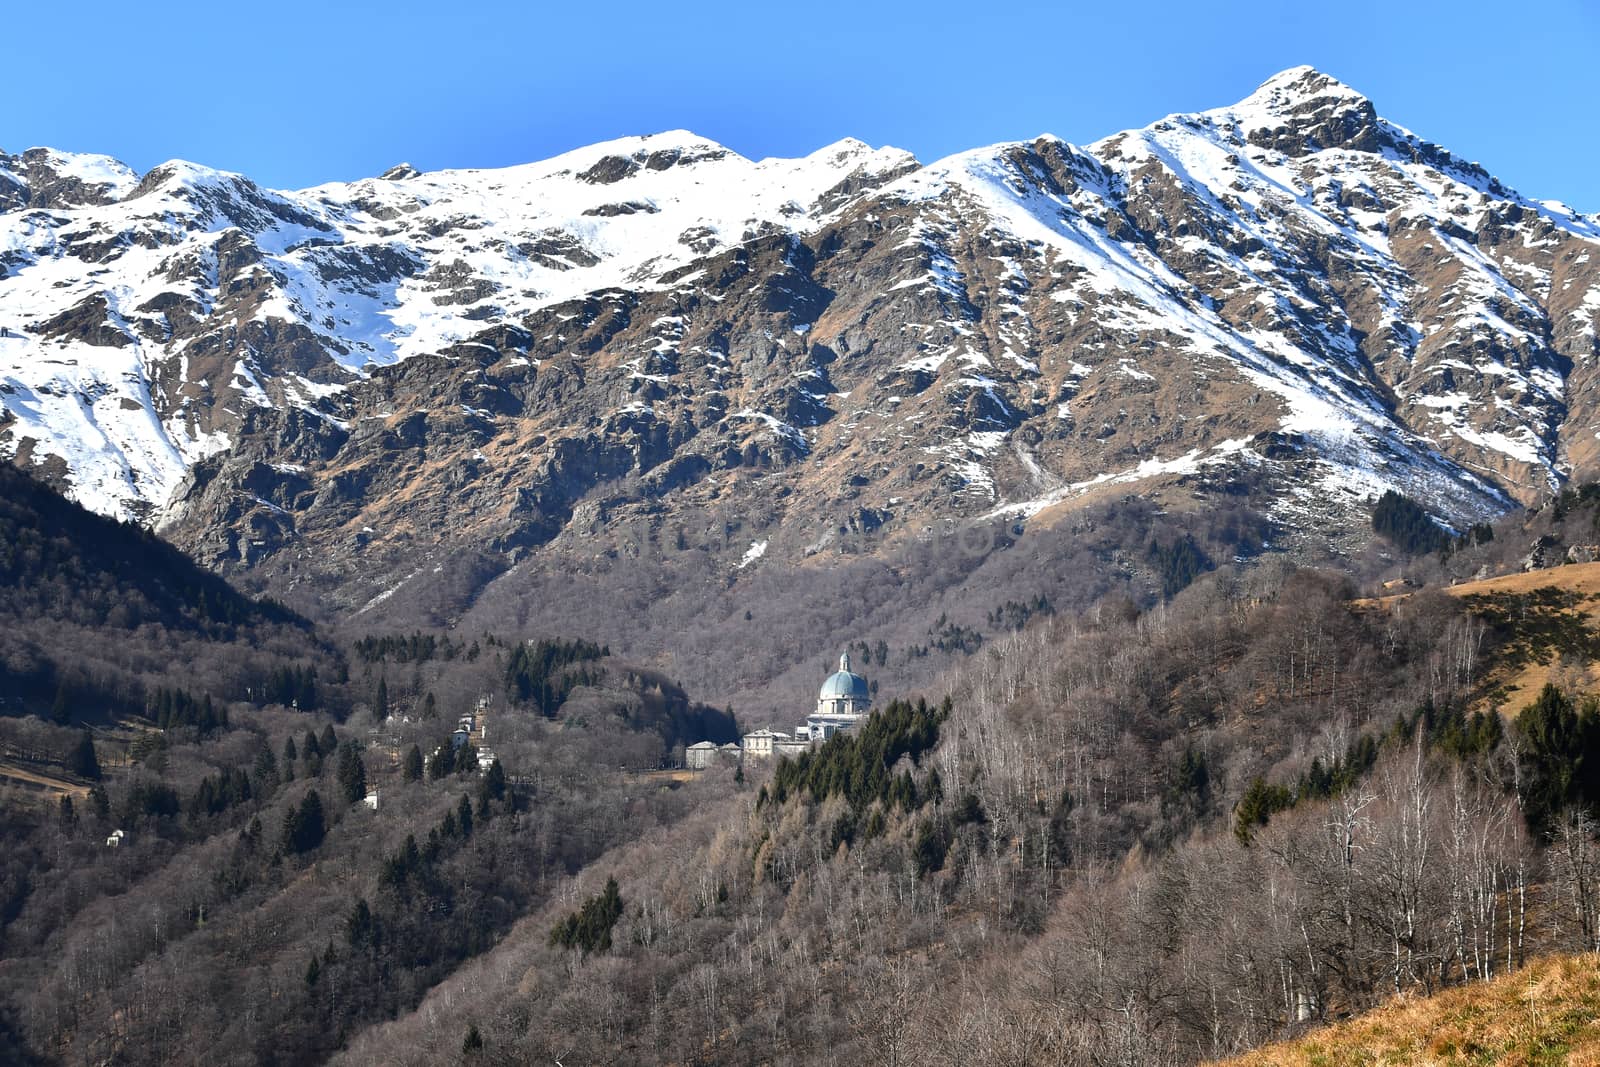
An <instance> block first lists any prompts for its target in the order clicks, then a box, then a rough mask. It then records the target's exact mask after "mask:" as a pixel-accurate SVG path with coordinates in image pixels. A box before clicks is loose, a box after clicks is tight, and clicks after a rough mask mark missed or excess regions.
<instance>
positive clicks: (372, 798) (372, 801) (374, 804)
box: [362, 789, 378, 811]
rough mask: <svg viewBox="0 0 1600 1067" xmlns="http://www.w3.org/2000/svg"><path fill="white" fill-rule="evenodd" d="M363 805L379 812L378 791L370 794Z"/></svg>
mask: <svg viewBox="0 0 1600 1067" xmlns="http://www.w3.org/2000/svg"><path fill="white" fill-rule="evenodd" d="M362 803H363V804H365V805H366V806H367V807H369V808H371V809H372V810H373V811H377V810H378V791H377V790H376V789H374V790H373V791H372V792H370V793H368V794H367V797H366V799H365V800H363V801H362Z"/></svg>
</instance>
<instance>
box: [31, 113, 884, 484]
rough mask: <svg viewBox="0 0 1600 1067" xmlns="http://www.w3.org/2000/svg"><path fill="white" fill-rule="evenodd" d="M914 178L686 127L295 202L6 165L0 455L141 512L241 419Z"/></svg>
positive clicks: (74, 158)
mask: <svg viewBox="0 0 1600 1067" xmlns="http://www.w3.org/2000/svg"><path fill="white" fill-rule="evenodd" d="M914 165H915V161H914V160H913V159H912V158H911V157H910V156H909V155H907V154H906V153H902V152H896V151H893V150H884V151H876V152H875V151H873V150H871V149H869V148H867V147H866V146H865V145H862V144H860V143H859V142H853V141H842V142H840V143H839V144H836V145H832V146H830V147H828V148H825V149H822V150H821V151H819V152H816V153H814V154H813V155H811V156H808V157H806V158H804V159H797V160H766V161H763V162H760V163H753V162H751V161H749V160H747V159H744V158H743V157H741V156H738V155H736V154H735V153H733V152H730V151H728V150H727V149H725V148H722V147H721V146H719V145H716V144H713V143H711V142H709V141H706V140H703V139H701V138H697V137H695V136H694V135H692V134H688V133H682V132H677V133H666V134H659V135H656V136H653V137H640V138H629V139H626V140H621V141H613V142H609V143H606V144H600V145H593V146H591V147H588V148H584V149H580V150H578V151H576V152H570V153H567V154H566V155H563V156H559V157H557V158H555V159H552V160H549V161H547V162H544V163H535V164H530V165H527V166H522V167H512V168H508V169H505V170H493V171H444V172H440V173H436V174H427V175H422V174H417V173H416V172H415V171H414V170H412V169H411V168H409V167H407V166H405V165H401V166H399V167H396V168H394V169H393V170H391V171H389V172H388V173H386V174H385V175H384V176H383V177H382V178H376V179H369V180H364V181H359V182H355V183H352V184H347V185H346V184H332V185H323V186H318V187H316V188H314V189H308V190H305V191H303V192H298V193H282V192H274V191H269V190H263V189H261V188H259V187H257V186H256V185H255V184H254V183H252V182H251V181H250V180H249V179H247V178H245V177H243V176H242V175H238V174H230V173H226V172H222V171H215V170H211V169H209V168H205V167H200V166H196V165H194V164H190V163H184V162H178V161H174V162H171V163H165V164H162V165H161V166H159V167H156V168H155V169H153V170H152V171H150V173H148V174H146V175H144V176H143V178H142V179H141V178H139V177H138V176H137V175H136V174H134V173H133V172H132V171H131V170H129V169H128V168H127V167H125V166H123V165H122V164H120V163H117V162H116V161H114V160H110V159H107V158H105V157H98V156H82V155H68V154H65V153H57V152H52V151H49V150H46V149H32V150H30V151H28V152H25V153H23V154H22V155H21V156H19V157H10V156H3V155H0V206H3V207H5V208H6V210H5V212H4V214H3V215H0V328H3V329H5V330H6V334H7V335H6V336H4V337H0V374H3V375H4V377H3V378H0V396H3V397H4V400H3V401H0V404H3V406H4V410H5V411H6V412H7V413H8V415H9V418H8V419H7V423H8V424H7V425H6V430H5V433H6V437H5V442H6V443H5V445H4V447H5V449H6V451H7V452H9V453H13V454H15V453H18V452H20V453H21V455H22V456H23V458H24V460H25V461H29V460H31V462H34V463H45V464H48V463H49V461H50V459H51V458H56V459H59V460H60V461H63V462H64V464H65V468H64V470H62V471H61V473H62V475H63V477H64V478H65V480H66V481H67V482H68V483H69V484H70V485H71V486H72V492H73V495H74V496H75V497H77V498H78V499H79V500H80V501H81V502H83V503H85V504H87V505H89V506H90V507H92V508H94V509H96V510H100V511H103V512H107V513H111V514H119V515H124V516H128V515H149V514H150V513H151V511H152V509H153V508H155V507H157V506H159V505H161V504H163V503H164V502H165V501H166V500H167V498H168V496H169V495H170V494H171V491H172V489H173V487H174V485H176V483H177V481H178V480H179V479H180V478H181V477H182V475H183V473H184V471H185V470H186V468H187V467H188V466H189V465H190V464H192V463H193V462H195V461H196V460H197V459H200V458H202V457H204V456H207V455H211V454H213V453H215V452H217V451H220V450H222V449H224V448H226V447H227V446H228V444H229V442H230V441H231V440H232V435H233V434H234V432H235V431H236V430H237V429H238V427H239V426H240V425H241V424H242V422H243V421H244V419H245V417H246V415H247V414H248V411H249V409H250V408H252V407H267V406H280V405H305V406H313V407H314V406H315V402H316V401H317V400H318V398H321V397H326V396H328V395H330V394H332V393H337V392H338V391H340V390H341V389H342V388H343V387H344V386H345V385H346V384H348V382H350V381H353V380H359V378H360V377H361V376H362V375H363V374H364V373H365V372H366V371H367V370H368V369H369V368H371V367H373V366H381V365H386V364H391V363H394V362H396V361H398V360H401V359H404V358H406V357H408V356H412V355H416V354H419V353H434V352H440V351H443V350H445V349H446V348H448V347H449V346H451V345H453V344H456V343H458V342H462V341H466V340H468V339H470V338H472V337H474V336H476V335H477V334H479V333H481V332H482V331H483V330H484V328H485V325H486V324H487V323H498V322H515V321H518V319H519V318H520V317H521V316H524V315H526V314H527V313H529V312H530V311H532V310H534V309H537V308H540V307H544V306H547V305H550V304H552V303H557V302H560V301H562V300H567V299H572V298H574V297H578V296H581V295H583V294H586V293H590V292H595V291H598V290H603V289H608V288H618V287H625V288H650V287H651V286H655V285H659V284H661V283H660V280H659V279H660V278H661V276H662V275H663V274H665V273H667V272H668V271H670V270H672V269H674V268H677V267H681V266H682V265H684V264H685V263H688V262H691V261H693V260H695V259H697V258H700V257H702V256H704V255H706V254H708V253H712V252H715V251H718V250H722V249H725V248H728V247H731V246H735V245H738V244H740V243H742V242H746V241H749V240H750V239H752V238H753V237H755V236H757V235H759V234H763V233H769V232H810V231H814V230H815V229H816V228H817V227H818V226H820V225H821V224H822V223H823V222H824V221H826V220H827V219H828V218H829V217H831V215H832V214H834V213H836V212H837V211H838V209H839V208H840V207H841V206H842V205H844V204H845V203H848V202H850V201H852V200H853V199H854V198H855V197H857V196H858V195H859V194H860V193H861V192H862V191H863V190H866V189H869V188H871V187H873V186H875V185H878V184H882V183H883V182H884V181H886V180H888V179H889V178H891V177H893V176H895V175H897V174H899V173H902V172H904V171H906V170H908V169H910V168H911V167H913V166H914Z"/></svg>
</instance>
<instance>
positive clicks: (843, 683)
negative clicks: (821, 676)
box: [817, 652, 871, 701]
mask: <svg viewBox="0 0 1600 1067" xmlns="http://www.w3.org/2000/svg"><path fill="white" fill-rule="evenodd" d="M817 699H819V700H860V701H866V700H870V699H871V692H870V690H868V688H867V680H866V679H865V678H863V677H861V675H859V674H853V673H851V671H850V654H849V653H848V652H847V653H845V654H844V655H842V656H840V657H839V670H838V671H837V672H835V673H833V674H830V675H828V680H827V681H825V682H823V683H822V692H821V693H819V694H818V695H817Z"/></svg>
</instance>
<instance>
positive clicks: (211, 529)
mask: <svg viewBox="0 0 1600 1067" xmlns="http://www.w3.org/2000/svg"><path fill="white" fill-rule="evenodd" d="M63 160H65V162H63ZM0 188H4V189H7V190H9V192H7V193H4V194H0V195H4V196H6V197H8V199H7V200H6V201H5V204H6V205H7V210H6V211H5V212H4V213H3V214H0V268H3V270H4V272H5V273H4V276H3V277H0V326H4V327H8V331H7V332H8V333H9V336H7V337H3V338H0V406H3V408H4V414H3V415H0V449H3V450H4V451H5V453H6V454H8V455H10V456H11V457H12V458H13V461H14V462H18V463H23V464H27V465H33V466H36V467H39V468H41V469H42V470H43V472H44V473H46V474H47V475H52V476H54V477H55V478H56V479H57V480H58V481H60V482H62V483H64V484H66V485H67V486H68V487H69V488H70V490H71V491H72V492H73V494H74V495H75V496H77V498H78V499H80V500H81V501H84V502H86V503H88V504H90V506H92V507H95V508H97V509H99V510H102V511H106V512H109V513H113V514H127V515H135V516H140V517H142V518H143V519H145V520H146V521H157V520H159V521H160V523H161V524H162V527H163V529H164V530H166V531H167V533H168V535H169V536H171V537H172V538H174V539H175V540H176V541H177V542H178V543H179V544H181V545H183V546H184V547H185V548H187V549H190V550H191V551H194V552H195V553H196V554H197V555H199V556H200V557H201V558H202V559H204V560H205V561H207V562H208V563H210V564H212V565H213V566H216V567H219V568H222V569H224V570H228V569H234V570H238V571H241V572H243V571H250V572H252V573H257V574H261V575H269V576H271V581H272V582H273V583H275V584H276V587H278V588H280V589H283V588H288V587H292V586H293V585H294V584H295V583H296V582H298V581H302V580H305V581H311V580H312V579H316V582H315V583H313V584H315V586H316V588H317V589H318V590H319V592H318V596H328V597H332V603H333V604H334V606H335V607H340V606H342V607H343V608H344V609H347V610H351V611H359V610H361V609H362V608H364V607H370V606H372V605H374V604H376V603H381V602H382V600H381V598H385V597H388V596H391V595H393V593H394V591H395V590H396V589H397V588H400V587H403V586H404V585H405V583H406V582H408V581H412V580H413V579H417V578H418V577H419V576H426V575H430V574H435V573H437V572H438V569H440V568H446V569H448V568H452V567H457V566H461V564H459V559H460V558H461V556H462V554H463V553H476V554H477V555H476V556H474V559H476V560H477V562H475V563H474V564H473V565H472V568H469V569H473V568H476V570H474V573H473V574H472V575H470V576H467V577H463V578H462V579H461V581H462V583H463V585H464V587H465V588H470V589H472V590H478V589H481V588H482V586H483V583H484V582H486V581H487V580H488V577H492V576H493V575H495V574H500V573H501V572H503V571H505V570H506V569H507V568H511V570H512V571H516V570H517V569H518V568H519V567H522V568H523V569H526V567H539V566H545V565H549V566H552V567H554V566H556V562H554V561H561V565H562V566H565V567H566V568H568V569H569V570H571V569H573V568H581V567H582V566H587V565H589V564H588V563H585V562H584V561H591V562H592V561H599V562H598V563H595V565H597V566H604V565H605V561H606V560H615V559H637V558H642V557H651V558H656V557H658V556H662V555H670V554H671V553H672V552H674V551H691V550H693V551H704V552H707V553H709V554H710V555H712V556H714V557H715V559H716V560H717V561H718V563H717V566H716V567H715V568H713V570H715V571H716V573H717V574H719V575H720V577H719V578H717V579H716V580H715V581H716V582H717V583H731V584H734V585H737V584H739V583H741V582H748V581H749V580H750V579H751V577H752V575H753V574H754V573H755V572H757V571H760V570H762V569H771V568H779V569H781V568H786V567H787V568H802V569H803V568H805V567H807V566H809V565H810V563H813V562H817V561H825V560H837V559H839V558H840V557H841V555H844V556H851V557H859V556H862V555H867V556H874V555H875V556H880V557H884V558H887V556H886V553H887V554H892V553H893V552H894V551H900V550H901V549H903V548H904V547H905V546H908V545H911V544H914V543H916V542H918V541H919V540H920V541H926V539H927V538H929V537H935V536H939V535H940V534H941V532H944V531H949V530H951V529H959V528H961V527H962V526H963V525H966V526H970V525H972V524H979V525H985V524H987V525H989V526H996V527H999V526H1004V527H1005V528H1007V529H1009V530H1011V531H1012V532H1011V533H1010V534H1008V536H1019V535H1020V534H1021V532H1022V531H1024V530H1026V529H1028V528H1030V527H1032V528H1043V527H1048V526H1052V525H1055V524H1057V523H1058V522H1059V521H1061V520H1062V519H1063V518H1064V517H1066V516H1069V515H1071V514H1074V513H1076V511H1077V510H1078V509H1079V508H1081V507H1082V506H1084V505H1085V504H1088V503H1092V502H1094V501H1097V500H1105V499H1108V498H1109V499H1116V498H1118V497H1120V496H1124V495H1127V494H1129V493H1138V494H1140V495H1141V496H1143V497H1145V498H1147V499H1150V500H1153V501H1156V502H1157V503H1158V504H1160V505H1161V506H1163V507H1167V508H1176V509H1180V510H1181V509H1185V508H1193V507H1202V508H1204V507H1211V506H1216V505H1218V504H1219V503H1222V504H1231V503H1238V502H1243V503H1245V504H1248V505H1250V506H1252V507H1255V508H1257V509H1259V510H1260V511H1261V512H1263V513H1265V514H1266V515H1268V516H1270V517H1271V518H1272V519H1274V520H1276V521H1277V522H1278V524H1279V528H1280V531H1281V533H1280V539H1281V540H1282V541H1283V542H1285V543H1288V542H1294V541H1296V540H1297V539H1301V540H1303V539H1306V538H1311V539H1316V540H1320V541H1322V542H1324V543H1331V544H1334V545H1337V544H1338V541H1339V537H1340V534H1341V532H1342V531H1347V530H1349V529H1351V528H1352V527H1353V526H1356V525H1361V524H1363V523H1364V516H1365V507H1366V503H1367V501H1368V500H1370V498H1371V497H1372V496H1374V495H1376V494H1377V493H1380V492H1382V491H1383V490H1384V489H1387V488H1398V489H1401V490H1403V491H1405V492H1406V493H1408V494H1409V495H1412V496H1414V497H1417V498H1418V499H1422V500H1424V501H1426V502H1427V503H1428V504H1429V506H1430V507H1432V508H1433V509H1435V510H1436V511H1437V512H1438V513H1439V514H1440V515H1441V516H1443V517H1445V518H1447V519H1448V520H1450V521H1457V522H1465V521H1473V520H1476V519H1479V518H1482V517H1484V516H1487V515H1490V514H1494V513H1497V512H1500V511H1504V510H1506V509H1507V508H1510V507H1512V506H1514V505H1515V504H1516V503H1519V502H1522V503H1526V502H1531V501H1533V500H1536V499H1539V498H1541V497H1542V496H1543V495H1545V494H1547V493H1549V492H1550V491H1551V489H1552V488H1554V487H1556V486H1558V485H1560V484H1562V483H1563V482H1564V481H1566V480H1568V479H1571V478H1583V477H1593V476H1595V475H1596V474H1597V473H1600V471H1597V466H1600V455H1597V451H1596V448H1597V446H1596V434H1595V429H1596V427H1597V425H1600V414H1597V412H1596V397H1597V394H1596V378H1595V366H1596V358H1595V357H1596V354H1597V352H1596V345H1597V341H1596V336H1597V324H1600V272H1597V265H1600V258H1597V257H1596V256H1595V254H1594V253H1595V252H1597V251H1600V221H1597V220H1596V219H1594V218H1592V217H1587V216H1582V215H1579V214H1577V213H1575V212H1573V211H1571V210H1570V209H1567V208H1565V207H1563V206H1561V205H1559V204H1555V203H1550V202H1543V201H1535V200H1531V199H1528V198H1526V197H1523V196H1521V195H1520V194H1518V193H1516V192H1514V191H1512V190H1509V189H1507V188H1505V187H1504V186H1502V185H1501V184H1500V183H1499V182H1498V181H1497V180H1496V179H1494V178H1493V177H1492V176H1491V175H1490V174H1489V173H1488V172H1487V171H1485V170H1484V169H1483V168H1481V167H1480V166H1478V165H1477V164H1473V163H1467V162H1464V161H1461V160H1458V159H1456V158H1455V157H1453V156H1451V154H1450V153H1449V152H1448V151H1446V150H1445V149H1443V148H1440V147H1438V146H1435V145H1432V144H1429V143H1428V142H1426V141H1424V140H1422V139H1421V138H1419V137H1417V136H1415V135H1413V134H1411V133H1410V132H1409V131H1407V130H1405V129H1403V128H1401V127H1399V126H1397V125H1395V124H1393V123H1390V122H1388V121H1386V120H1384V119H1382V118H1380V117H1379V116H1378V114H1377V111H1376V109H1375V106H1374V105H1373V104H1372V102H1371V101H1369V100H1367V99H1366V98H1365V97H1362V96H1361V95H1360V94H1359V93H1357V92H1355V91H1354V90H1352V89H1350V88H1349V87H1347V86H1345V85H1343V84H1342V83H1340V82H1338V81H1336V80H1335V79H1333V78H1331V77H1329V76H1327V75H1325V74H1322V73H1320V72H1317V71H1315V70H1312V69H1310V68H1296V69H1293V70H1290V71H1285V72H1284V73H1282V74H1280V75H1277V76H1276V77H1274V78H1272V79H1270V80H1269V81H1268V82H1266V83H1265V84H1264V85H1263V86H1262V87H1261V88H1260V89H1258V90H1257V91H1256V92H1255V93H1254V94H1252V95H1251V96H1249V97H1248V98H1247V99H1245V100H1243V101H1241V102H1240V103H1239V104H1236V105H1234V106H1232V107H1227V108H1221V109H1217V110H1213V111H1207V112H1201V113H1198V114H1192V115H1173V116H1170V117H1168V118H1166V119H1163V120H1161V121H1159V122H1157V123H1155V124H1153V125H1151V126H1149V127H1146V128H1145V129H1142V130H1137V131H1128V132H1124V133H1120V134H1117V135H1115V136H1112V137H1109V138H1107V139H1105V140H1103V141H1099V142H1096V143H1094V144H1092V145H1089V146H1086V147H1081V148H1080V147H1077V146H1073V145H1070V144H1067V143H1065V142H1063V141H1060V140H1059V139H1056V138H1051V137H1041V138H1038V139H1036V140H1034V141H1031V142H1026V143H1012V144H1001V145H995V146H991V147H988V148H984V149H978V150H974V151H972V152H967V153H963V154H960V155H957V156H953V157H950V158H948V159H944V160H940V161H938V162H935V163H932V164H928V165H925V166H924V165H919V164H918V163H917V162H916V161H915V160H914V159H912V158H911V157H910V156H909V155H907V154H905V153H902V152H898V151H895V150H892V149H879V150H872V149H870V148H868V147H867V146H865V145H862V144H860V143H858V142H850V141H845V142H840V143H839V144H837V145H834V146H830V147H828V148H826V149H823V150H821V151H819V152H817V153H814V154H813V155H811V156H808V157H805V158H803V159H800V160H766V161H762V162H759V163H756V162H751V161H749V160H745V159H743V158H742V157H739V156H738V155H737V154H735V153H733V152H731V151H729V150H728V149H726V148H723V147H722V146H719V145H716V144H714V143H712V142H709V141H706V140H704V139H702V138H698V137H695V136H693V135H691V134H686V133H671V134H662V135H657V136H654V137H647V138H632V139H626V140H623V141H617V142H609V143H606V144H603V145H596V146H591V147H590V148H585V149H580V150H578V151H575V152H572V153H568V154H567V155H564V156H560V157H557V158H556V159H553V160H550V161H547V162H545V163H539V164H530V165H528V166H525V167H514V168H509V169H507V170H503V171H476V172H472V171H464V172H440V173H437V174H419V173H417V172H416V171H415V169H414V168H410V167H407V166H400V167H397V168H395V169H393V170H391V171H390V172H388V173H386V174H385V175H384V176H383V177H382V178H376V179H367V180H364V181H360V182H354V183H348V184H335V185H325V186H319V187H317V188H315V189H310V190H305V191H303V192H298V193H280V192H272V191H267V190H263V189H260V188H258V187H256V186H255V185H254V184H253V183H251V182H249V181H248V179H245V178H243V177H241V176H238V175H228V174H223V173H220V172H215V171H209V170H206V169H204V168H199V167H195V166H193V165H190V164H180V163H173V164H164V165H162V166H161V167H157V168H155V169H154V170H152V171H151V172H150V173H148V174H146V175H144V176H142V177H139V176H136V175H134V174H132V173H131V172H129V171H127V170H126V168H120V167H119V165H117V164H115V163H114V162H112V161H107V160H91V159H88V158H87V157H64V156H62V155H60V154H57V153H49V152H42V151H39V150H33V151H30V152H29V153H24V154H23V156H21V157H10V156H7V157H4V158H0ZM897 546H898V547H897ZM535 552H537V553H538V554H539V555H540V556H541V557H543V558H546V563H540V562H539V560H537V559H534V558H533V557H532V556H531V555H530V554H532V553H535ZM524 561H527V562H526V565H524ZM476 596H477V593H476V592H472V593H470V594H464V599H463V604H469V603H471V602H472V600H473V598H474V597H476Z"/></svg>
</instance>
